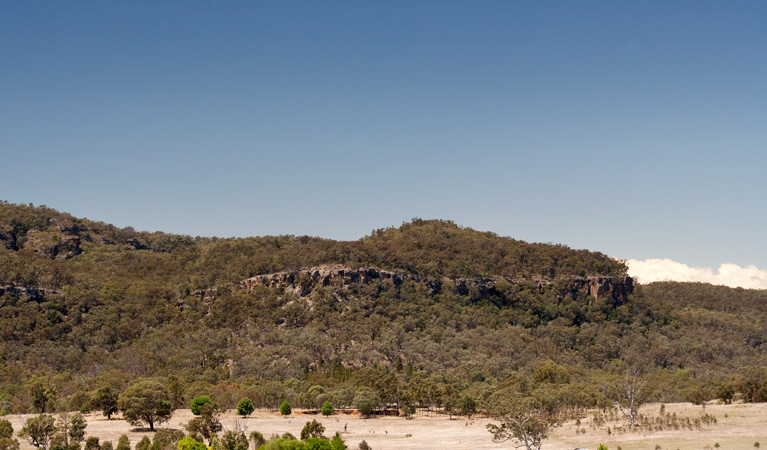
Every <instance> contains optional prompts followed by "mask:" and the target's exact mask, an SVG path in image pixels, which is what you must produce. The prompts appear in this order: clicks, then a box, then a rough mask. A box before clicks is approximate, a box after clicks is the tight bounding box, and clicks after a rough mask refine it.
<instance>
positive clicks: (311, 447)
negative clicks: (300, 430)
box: [304, 438, 333, 450]
mask: <svg viewBox="0 0 767 450" xmlns="http://www.w3.org/2000/svg"><path fill="white" fill-rule="evenodd" d="M304 448H305V449H306V450H333V447H332V446H331V445H330V442H328V440H327V439H325V438H309V439H307V440H306V441H304Z"/></svg>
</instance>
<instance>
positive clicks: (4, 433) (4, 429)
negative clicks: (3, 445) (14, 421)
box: [0, 419, 13, 439]
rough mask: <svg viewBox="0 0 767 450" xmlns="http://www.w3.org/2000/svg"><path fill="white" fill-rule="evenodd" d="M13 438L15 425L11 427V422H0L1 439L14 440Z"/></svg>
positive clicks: (4, 420)
mask: <svg viewBox="0 0 767 450" xmlns="http://www.w3.org/2000/svg"><path fill="white" fill-rule="evenodd" d="M12 437H13V425H11V421H10V420H6V419H3V420H0V439H1V438H8V439H10V438H12Z"/></svg>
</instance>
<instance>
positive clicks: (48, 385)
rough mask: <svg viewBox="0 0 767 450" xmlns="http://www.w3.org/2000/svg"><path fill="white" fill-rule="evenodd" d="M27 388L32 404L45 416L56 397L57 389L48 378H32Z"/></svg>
mask: <svg viewBox="0 0 767 450" xmlns="http://www.w3.org/2000/svg"><path fill="white" fill-rule="evenodd" d="M26 386H27V391H28V392H29V396H30V397H32V404H33V405H34V406H35V408H37V410H38V411H40V413H42V414H44V413H45V410H46V409H47V408H48V404H49V403H50V402H51V401H53V399H54V397H55V396H56V387H55V386H54V385H53V383H52V382H51V380H50V379H49V378H48V377H32V378H30V379H29V381H27V384H26Z"/></svg>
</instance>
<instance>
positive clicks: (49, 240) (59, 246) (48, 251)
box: [24, 230, 81, 259]
mask: <svg viewBox="0 0 767 450" xmlns="http://www.w3.org/2000/svg"><path fill="white" fill-rule="evenodd" d="M24 247H31V248H32V249H33V250H34V252H35V253H38V254H40V255H41V256H44V257H46V258H51V259H54V258H56V257H61V258H71V257H73V256H75V255H77V254H79V253H80V252H81V250H80V236H78V235H76V234H68V233H61V232H51V231H36V230H29V232H27V240H26V242H25V243H24Z"/></svg>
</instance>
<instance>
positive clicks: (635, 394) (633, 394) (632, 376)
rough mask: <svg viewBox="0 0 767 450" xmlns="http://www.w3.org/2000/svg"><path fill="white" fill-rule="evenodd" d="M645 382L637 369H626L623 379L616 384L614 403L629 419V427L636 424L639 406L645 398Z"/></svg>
mask: <svg viewBox="0 0 767 450" xmlns="http://www.w3.org/2000/svg"><path fill="white" fill-rule="evenodd" d="M646 383H647V382H646V381H645V380H644V378H642V377H641V376H640V374H639V371H638V370H628V371H626V375H625V376H624V377H623V380H621V381H619V382H618V383H617V385H616V397H615V400H616V403H617V404H618V407H619V408H620V410H621V411H622V412H623V414H624V415H625V416H626V418H627V419H629V420H630V422H631V428H634V425H636V418H637V415H638V414H639V407H640V406H642V404H644V403H645V401H646V400H647V393H646V391H645V385H646Z"/></svg>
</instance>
